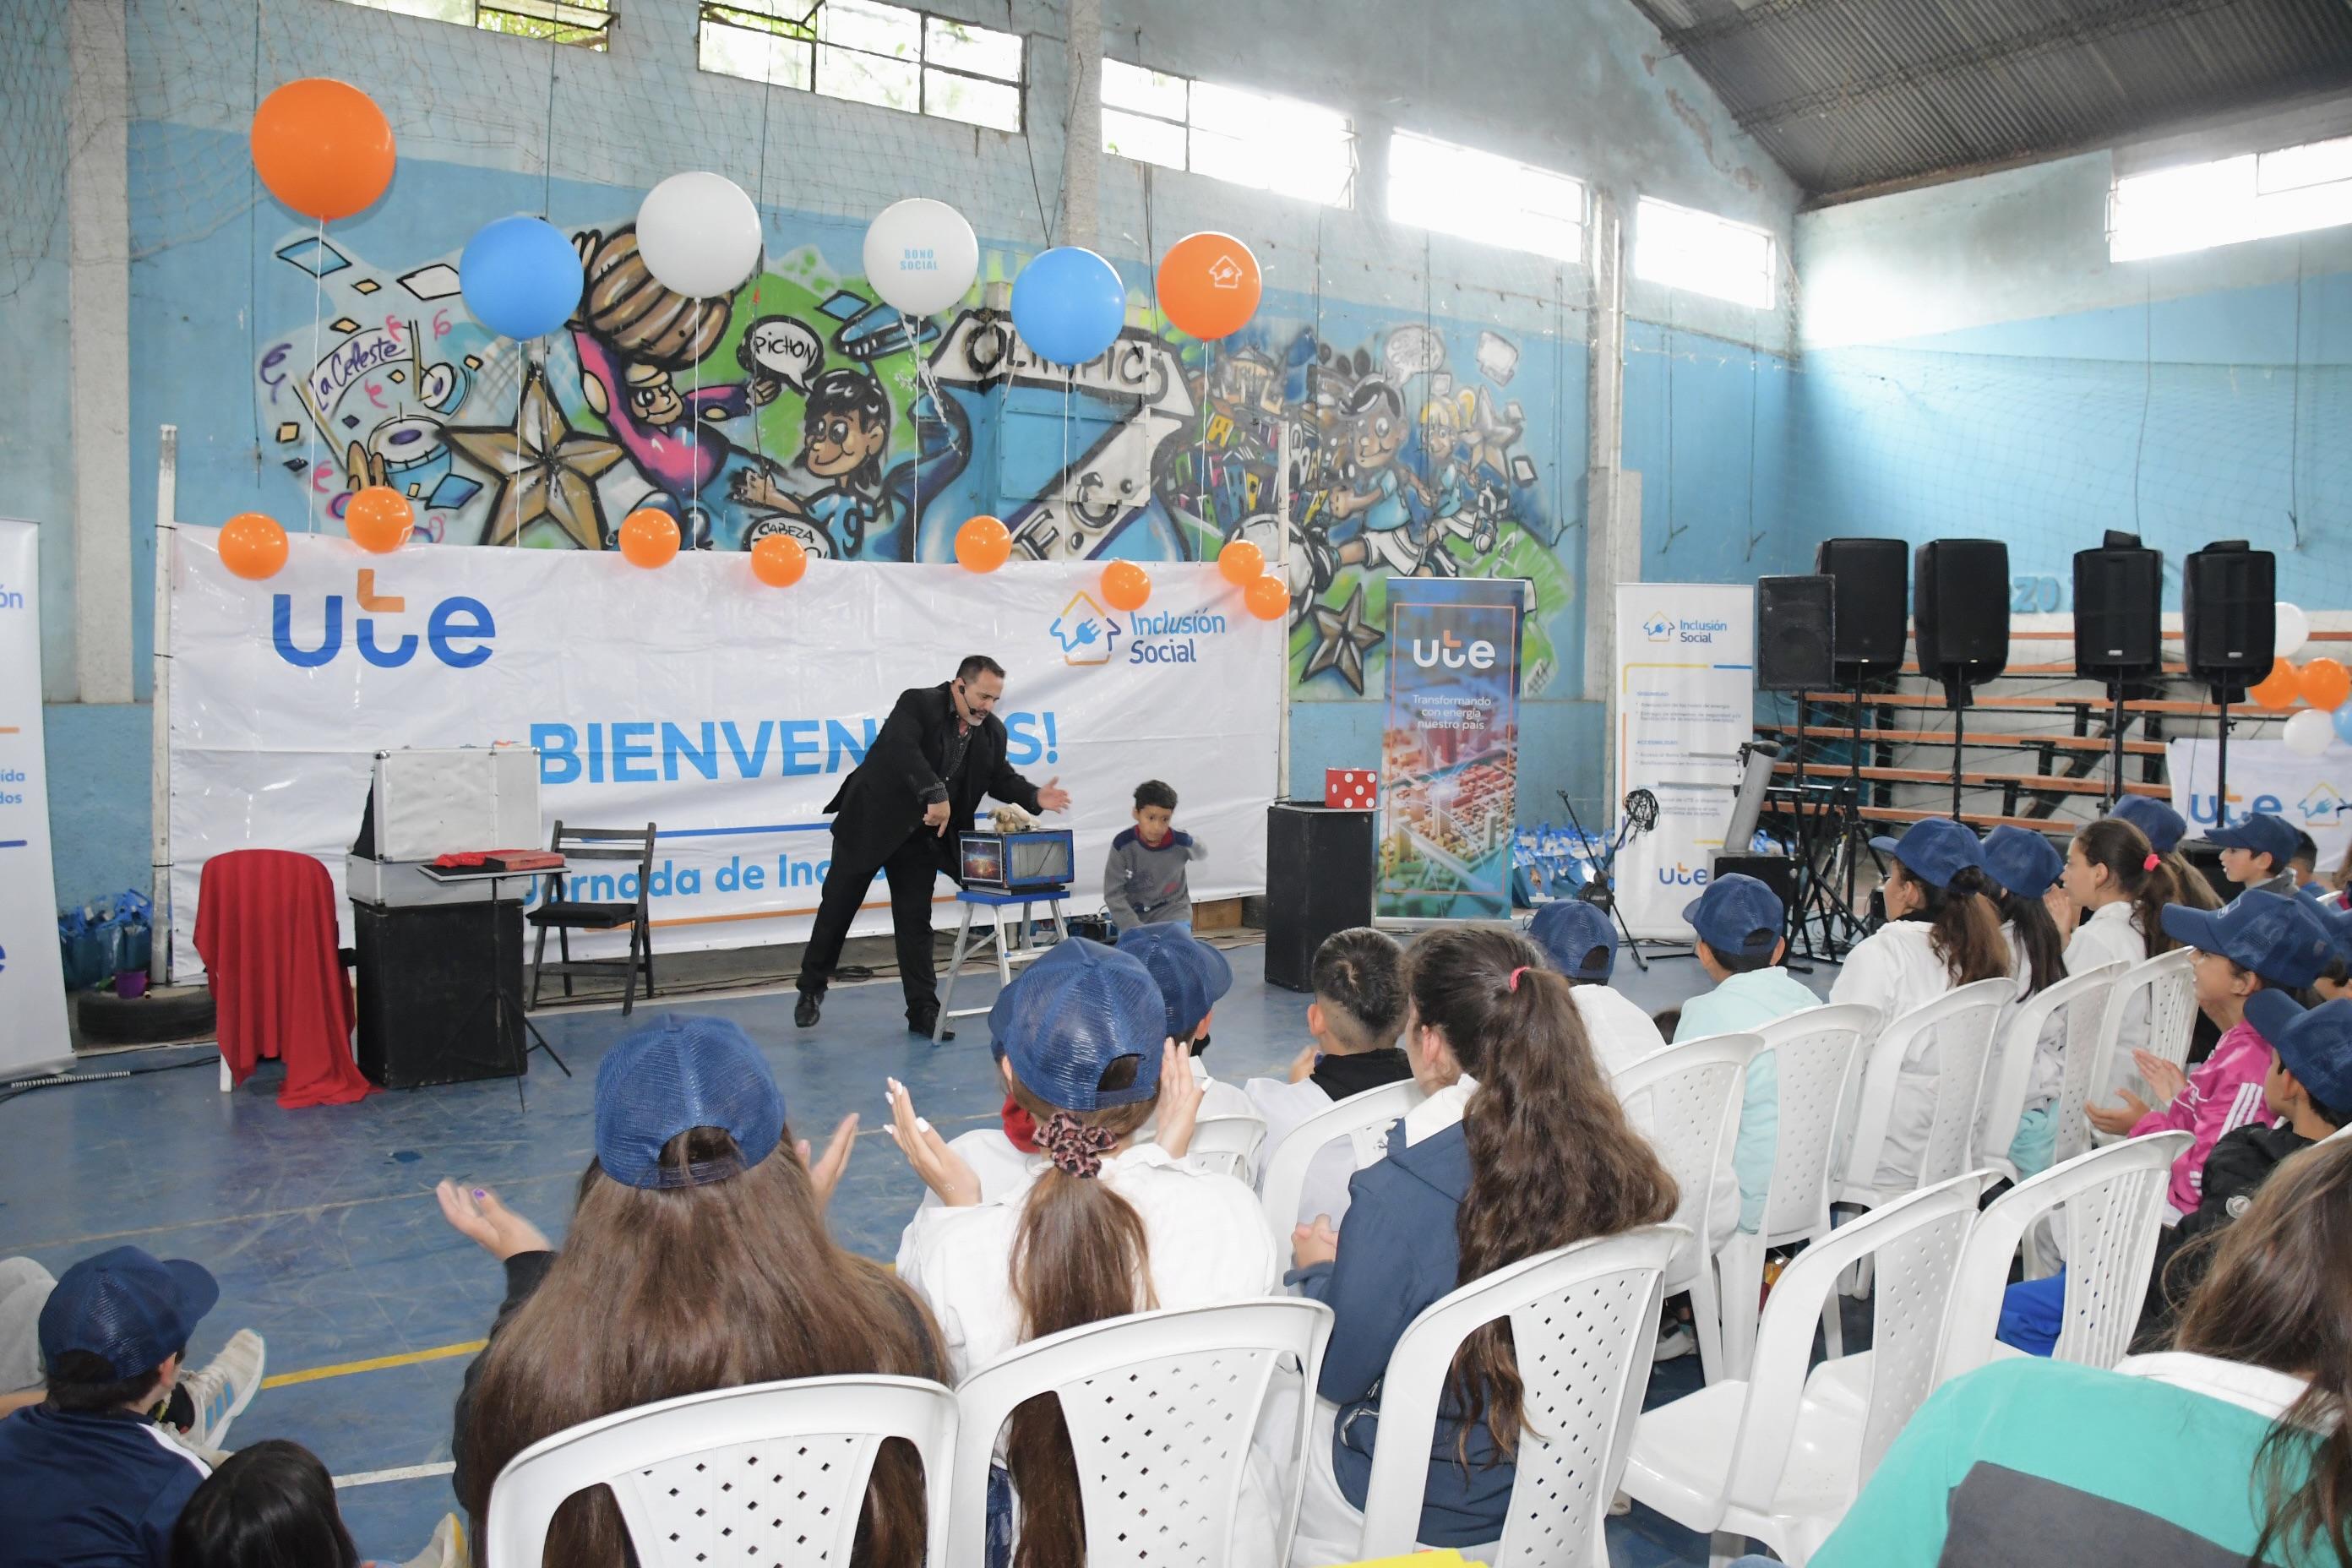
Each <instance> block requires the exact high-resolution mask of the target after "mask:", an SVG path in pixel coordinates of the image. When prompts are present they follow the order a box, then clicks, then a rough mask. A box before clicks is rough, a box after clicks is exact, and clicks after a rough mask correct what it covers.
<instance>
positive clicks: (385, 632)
mask: <svg viewBox="0 0 2352 1568" xmlns="http://www.w3.org/2000/svg"><path fill="white" fill-rule="evenodd" d="M408 615H409V611H408V601H407V600H406V599H404V598H403V597H401V596H400V595H395V594H386V593H383V592H380V591H379V590H378V589H377V587H376V581H375V573H374V572H373V571H372V570H368V569H364V568H363V569H362V571H361V572H360V574H359V581H358V584H356V586H355V587H354V589H353V591H352V598H351V601H350V605H349V609H348V611H347V610H346V606H345V602H344V599H343V595H341V594H330V595H327V596H326V602H325V603H324V604H323V605H320V611H319V620H318V622H317V623H316V625H317V629H316V630H315V631H312V630H311V629H310V625H309V624H308V623H307V618H306V619H305V624H303V625H300V626H298V625H297V624H296V623H297V617H296V615H295V610H294V595H291V594H278V595H272V596H271V599H270V602H269V642H270V646H271V647H274V648H276V649H277V650H278V658H282V659H284V660H285V661H286V662H287V663H289V664H290V665H292V666H294V667H295V668H298V669H317V668H320V666H322V665H327V664H331V663H332V662H334V660H335V658H336V657H337V656H338V655H340V654H341V652H342V651H343V644H344V642H345V640H346V638H345V635H344V622H345V620H346V618H348V619H349V621H350V637H349V639H348V640H349V641H350V642H351V644H352V647H355V648H357V649H358V650H359V656H360V657H361V658H363V659H365V660H366V661H367V662H368V663H370V664H372V665H374V666H375V667H376V668H379V669H397V668H400V667H401V666H402V665H404V664H406V663H408V662H409V661H410V660H411V659H413V658H415V657H416V651H417V649H418V647H425V648H426V649H429V650H430V651H431V653H432V655H433V657H434V658H437V659H439V660H440V661H441V662H442V663H443V664H446V665H447V666H448V667H449V668H452V669H471V668H474V667H475V666H476V665H479V664H485V663H488V660H489V657H490V640H491V639H492V638H493V637H497V636H498V631H499V628H498V622H497V621H496V619H494V618H493V617H492V616H491V615H490V607H489V606H488V605H485V604H483V603H482V601H480V600H479V599H477V598H474V597H472V596H471V595H466V594H454V595H450V596H449V597H448V598H446V599H443V600H441V601H440V602H439V603H438V604H436V605H434V606H433V607H432V609H430V610H429V611H426V612H425V614H424V622H423V626H422V628H421V632H420V631H418V630H411V629H409V628H410V627H413V626H416V625H417V623H416V622H415V621H414V620H412V619H409V618H408ZM305 641H309V643H310V646H309V647H304V646H302V645H303V643H304V642H305Z"/></svg>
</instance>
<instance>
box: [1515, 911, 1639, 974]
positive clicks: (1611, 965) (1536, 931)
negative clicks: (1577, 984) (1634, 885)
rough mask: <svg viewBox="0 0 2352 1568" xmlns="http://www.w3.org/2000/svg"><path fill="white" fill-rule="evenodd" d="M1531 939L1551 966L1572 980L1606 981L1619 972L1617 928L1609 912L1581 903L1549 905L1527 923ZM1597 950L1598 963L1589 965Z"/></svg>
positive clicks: (1537, 912)
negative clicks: (1612, 922)
mask: <svg viewBox="0 0 2352 1568" xmlns="http://www.w3.org/2000/svg"><path fill="white" fill-rule="evenodd" d="M1528 936H1529V937H1530V938H1532V939H1533V940H1534V942H1535V944H1536V945H1537V946H1538V947H1540V948H1542V949H1543V950H1544V956H1545V957H1547V958H1549V959H1550V960H1551V965H1552V967H1553V968H1554V969H1557V970H1559V972H1560V973H1562V974H1565V975H1567V976H1568V977H1569V978H1570V980H1606V979H1608V978H1609V976H1610V975H1611V974H1612V973H1615V972H1616V968H1617V928H1616V927H1615V926H1614V925H1612V924H1611V923H1610V920H1609V911H1608V910H1604V909H1602V908H1601V906H1600V905H1599V904H1588V903H1586V902H1585V901H1584V900H1581V899H1563V900H1560V901H1559V903H1556V904H1546V905H1545V906H1544V907H1543V908H1541V909H1539V910H1537V911H1536V918H1535V919H1534V920H1532V921H1528ZM1596 948H1598V949H1599V950H1600V952H1601V958H1600V961H1599V962H1598V963H1588V962H1587V960H1589V959H1590V958H1591V955H1592V952H1593V950H1594V949H1596Z"/></svg>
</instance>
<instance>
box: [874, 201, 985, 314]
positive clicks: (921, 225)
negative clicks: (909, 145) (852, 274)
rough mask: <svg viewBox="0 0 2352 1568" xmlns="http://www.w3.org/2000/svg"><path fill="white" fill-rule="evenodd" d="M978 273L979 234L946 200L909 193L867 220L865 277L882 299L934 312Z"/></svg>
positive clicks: (964, 291) (963, 292)
mask: <svg viewBox="0 0 2352 1568" xmlns="http://www.w3.org/2000/svg"><path fill="white" fill-rule="evenodd" d="M979 276H980V238H979V237H978V236H977V235H974V234H973V233H972V232H971V224H969V223H967V222H965V221H964V216H963V214H961V213H960V212H958V211H956V210H955V208H953V207H951V206H950V205H948V204H947V203H945V202H935V201H932V200H931V199H930V198H929V197H928V196H909V197H908V199H907V200H905V201H903V202H893V203H891V204H890V205H888V206H887V207H884V208H883V209H882V212H881V215H880V216H877V217H876V218H875V220H874V221H873V222H872V223H871V224H868V225H867V226H866V281H867V282H868V283H871V284H872V285H873V286H874V292H875V293H877V294H878V295H880V296H881V297H882V302H883V303H884V304H886V305H889V306H892V307H894V308H895V309H898V310H904V311H905V312H906V313H907V314H908V315H910V316H933V315H937V314H938V313H939V312H940V311H941V310H946V309H947V308H948V307H950V305H953V304H955V303H956V302H957V301H958V300H961V299H962V298H963V297H964V296H965V295H966V294H968V293H970V292H971V284H972V279H975V278H977V277H979Z"/></svg>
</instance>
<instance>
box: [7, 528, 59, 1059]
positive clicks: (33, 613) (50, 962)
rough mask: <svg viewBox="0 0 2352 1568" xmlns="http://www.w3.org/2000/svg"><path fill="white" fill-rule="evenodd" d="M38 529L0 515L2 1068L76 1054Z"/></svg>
mask: <svg viewBox="0 0 2352 1568" xmlns="http://www.w3.org/2000/svg"><path fill="white" fill-rule="evenodd" d="M40 581H41V568H40V531H39V530H38V529H37V528H36V527H35V526H34V525H33V524H31V523H29V522H18V521H14V520H12V519H7V518H0V1072H7V1071H10V1070H12V1069H15V1068H26V1067H30V1066H32V1065H33V1064H34V1063H36V1062H47V1061H57V1060H60V1059H62V1058H67V1057H70V1056H72V1055H73V1044H72V1041H71V1039H70V1038H69V1037H68V1035H67V1032H66V980H65V969H64V966H63V964H62V963H60V962H59V960H58V911H57V902H56V900H57V880H56V878H55V877H54V876H53V875H52V873H51V871H50V868H49V780H48V763H47V757H46V756H45V754H44V752H43V750H42V746H41V595H40Z"/></svg>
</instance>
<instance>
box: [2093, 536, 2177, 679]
mask: <svg viewBox="0 0 2352 1568" xmlns="http://www.w3.org/2000/svg"><path fill="white" fill-rule="evenodd" d="M2163 668H2164V554H2163V552H2161V551H2157V550H2148V549H2145V548H2143V547H2142V546H2141V544H2140V542H2139V541H2138V539H2137V538H2136V537H2134V536H2133V535H2131V534H2128V533H2110V534H2108V535H2107V542H2106V544H2105V547H2104V548H2102V549H2098V550H2078V551H2076V552H2074V673H2075V674H2077V675H2086V676H2091V677H2094V678H2096V679H2103V680H2128V679H2137V678H2138V677H2142V676H2150V675H2154V674H2156V673H2158V671H2159V670H2161V669H2163Z"/></svg>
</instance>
